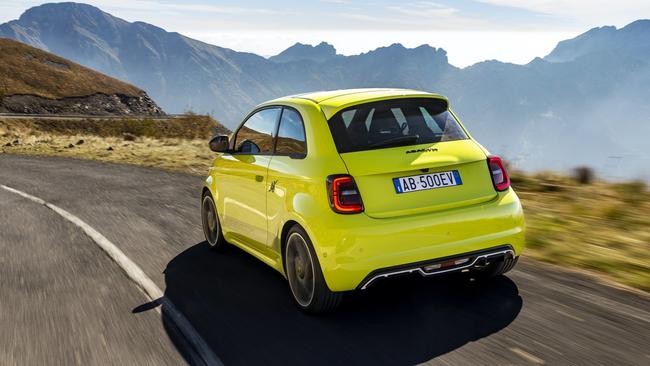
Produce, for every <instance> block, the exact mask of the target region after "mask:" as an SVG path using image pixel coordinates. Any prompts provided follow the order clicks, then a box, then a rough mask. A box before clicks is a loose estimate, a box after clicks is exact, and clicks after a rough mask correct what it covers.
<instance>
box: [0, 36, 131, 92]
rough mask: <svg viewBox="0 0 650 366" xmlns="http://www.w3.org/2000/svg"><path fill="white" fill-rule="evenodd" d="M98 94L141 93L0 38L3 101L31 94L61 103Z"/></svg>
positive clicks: (0, 85) (104, 76)
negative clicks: (8, 97)
mask: <svg viewBox="0 0 650 366" xmlns="http://www.w3.org/2000/svg"><path fill="white" fill-rule="evenodd" d="M97 93H104V94H124V95H130V96H138V95H140V94H141V93H142V90H140V89H138V88H136V87H135V86H133V85H130V84H127V83H125V82H122V81H119V80H117V79H113V78H111V77H109V76H106V75H104V74H101V73H99V72H96V71H93V70H91V69H88V68H86V67H83V66H81V65H78V64H76V63H74V62H71V61H68V60H66V59H64V58H62V57H58V56H55V55H53V54H51V53H48V52H45V51H42V50H39V49H37V48H34V47H31V46H28V45H26V44H23V43H20V42H17V41H14V40H10V39H6V38H0V97H2V96H7V95H14V94H29V95H38V96H41V97H45V98H53V99H58V98H63V97H72V96H87V95H93V94H97Z"/></svg>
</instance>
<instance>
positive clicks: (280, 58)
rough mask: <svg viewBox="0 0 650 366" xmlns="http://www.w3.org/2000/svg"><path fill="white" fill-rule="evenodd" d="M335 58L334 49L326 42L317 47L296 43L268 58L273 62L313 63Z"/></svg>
mask: <svg viewBox="0 0 650 366" xmlns="http://www.w3.org/2000/svg"><path fill="white" fill-rule="evenodd" d="M333 57H336V49H335V48H334V46H332V45H331V44H329V43H327V42H321V43H320V44H319V45H317V46H312V45H308V44H302V43H296V44H294V45H293V46H291V47H289V48H287V49H286V50H284V51H282V52H281V53H279V54H277V55H275V56H272V57H269V60H271V61H273V62H293V61H303V60H308V61H315V62H322V61H325V60H328V59H331V58H333Z"/></svg>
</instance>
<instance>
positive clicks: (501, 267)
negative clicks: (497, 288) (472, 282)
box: [472, 257, 519, 279]
mask: <svg viewBox="0 0 650 366" xmlns="http://www.w3.org/2000/svg"><path fill="white" fill-rule="evenodd" d="M518 260H519V257H514V258H513V257H507V258H504V259H503V260H502V261H498V262H495V263H491V264H489V265H488V266H487V267H485V268H481V269H475V270H474V271H473V273H472V275H473V276H474V277H475V278H477V279H489V278H493V277H496V276H500V275H502V274H505V273H507V272H508V271H510V270H511V269H513V268H514V267H515V265H516V264H517V261H518Z"/></svg>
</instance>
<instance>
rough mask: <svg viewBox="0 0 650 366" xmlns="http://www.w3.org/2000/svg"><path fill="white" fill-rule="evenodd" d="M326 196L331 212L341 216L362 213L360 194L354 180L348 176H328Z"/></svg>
mask: <svg viewBox="0 0 650 366" xmlns="http://www.w3.org/2000/svg"><path fill="white" fill-rule="evenodd" d="M327 195H328V197H329V200H330V206H331V207H332V210H334V212H337V213H342V214H354V213H360V212H363V202H362V201H361V194H360V193H359V189H357V184H356V183H355V182H354V178H352V177H351V176H349V175H330V176H329V177H327Z"/></svg>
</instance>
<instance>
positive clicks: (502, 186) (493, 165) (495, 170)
mask: <svg viewBox="0 0 650 366" xmlns="http://www.w3.org/2000/svg"><path fill="white" fill-rule="evenodd" d="M487 161H488V167H489V168H490V174H491V175H492V184H494V189H496V190H497V191H499V192H501V191H505V190H506V189H508V188H509V187H510V177H509V176H508V172H507V171H506V168H505V166H503V160H501V158H500V157H498V156H490V157H488V160H487Z"/></svg>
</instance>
